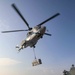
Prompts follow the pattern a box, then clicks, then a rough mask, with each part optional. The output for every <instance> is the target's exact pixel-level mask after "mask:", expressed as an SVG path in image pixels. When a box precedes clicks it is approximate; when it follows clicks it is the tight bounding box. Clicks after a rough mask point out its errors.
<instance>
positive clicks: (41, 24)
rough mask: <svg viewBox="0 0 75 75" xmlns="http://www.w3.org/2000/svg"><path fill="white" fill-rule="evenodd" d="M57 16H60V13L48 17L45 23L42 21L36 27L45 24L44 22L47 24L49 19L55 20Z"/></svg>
mask: <svg viewBox="0 0 75 75" xmlns="http://www.w3.org/2000/svg"><path fill="white" fill-rule="evenodd" d="M58 15H60V13H56V14H55V15H53V16H52V17H50V18H48V19H46V20H45V21H43V22H41V23H40V24H38V25H40V26H41V25H43V24H44V23H46V22H48V21H49V20H51V19H53V18H55V17H57V16H58Z"/></svg>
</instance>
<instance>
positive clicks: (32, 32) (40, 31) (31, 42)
mask: <svg viewBox="0 0 75 75" xmlns="http://www.w3.org/2000/svg"><path fill="white" fill-rule="evenodd" d="M11 6H12V8H13V9H14V10H15V11H16V12H17V14H18V15H19V16H20V18H21V19H22V20H23V21H24V23H25V24H26V26H27V27H28V29H26V30H10V31H2V33H10V32H20V31H28V32H27V35H26V39H25V40H23V41H22V42H21V44H20V46H16V48H18V51H20V50H22V49H24V48H27V47H28V46H30V47H31V48H32V47H33V48H35V45H36V44H37V42H38V40H39V39H41V38H43V36H44V35H48V36H51V34H49V33H46V26H43V25H44V24H45V23H46V22H48V21H50V20H51V19H53V18H55V17H57V16H58V15H60V13H56V14H54V15H53V16H51V17H49V18H48V19H46V20H45V21H43V22H41V23H40V24H38V25H36V26H34V27H33V28H32V27H30V26H29V24H28V22H27V21H26V19H25V18H24V17H23V15H22V14H21V12H20V11H19V9H18V8H17V6H16V5H15V4H14V3H13V4H12V5H11Z"/></svg>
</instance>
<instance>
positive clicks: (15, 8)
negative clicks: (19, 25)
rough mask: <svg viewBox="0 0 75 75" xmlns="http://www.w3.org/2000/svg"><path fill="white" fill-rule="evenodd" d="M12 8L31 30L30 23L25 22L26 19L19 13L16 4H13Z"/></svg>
mask: <svg viewBox="0 0 75 75" xmlns="http://www.w3.org/2000/svg"><path fill="white" fill-rule="evenodd" d="M12 7H13V8H14V10H15V11H16V12H17V13H18V14H19V16H20V17H21V18H22V20H23V21H24V22H25V24H26V25H27V27H28V29H30V27H29V24H28V22H27V21H26V20H25V18H24V17H23V16H22V14H21V12H20V11H19V9H18V8H17V7H16V5H15V4H12Z"/></svg>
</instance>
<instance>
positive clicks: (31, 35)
mask: <svg viewBox="0 0 75 75" xmlns="http://www.w3.org/2000/svg"><path fill="white" fill-rule="evenodd" d="M45 31H46V27H45V26H40V27H39V26H35V27H34V28H33V29H32V30H30V31H29V32H28V33H27V37H26V39H25V40H23V41H22V42H21V45H20V49H24V48H26V47H28V46H30V47H34V48H35V45H36V43H37V41H38V40H39V39H40V38H42V37H43V35H44V33H45Z"/></svg>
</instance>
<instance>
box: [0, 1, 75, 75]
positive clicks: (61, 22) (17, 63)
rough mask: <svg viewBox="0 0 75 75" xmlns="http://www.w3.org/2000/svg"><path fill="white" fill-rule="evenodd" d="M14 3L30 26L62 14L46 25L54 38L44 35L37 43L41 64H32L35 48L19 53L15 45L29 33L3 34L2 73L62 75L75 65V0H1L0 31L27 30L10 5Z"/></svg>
mask: <svg viewBox="0 0 75 75" xmlns="http://www.w3.org/2000/svg"><path fill="white" fill-rule="evenodd" d="M12 3H15V4H16V6H17V7H18V8H19V10H20V11H21V13H22V15H23V16H24V18H25V19H26V20H27V22H28V23H29V24H30V26H31V27H34V26H35V25H37V24H39V23H41V22H42V21H44V20H45V19H47V18H49V17H50V16H52V15H54V14H56V13H58V12H59V13H60V14H61V15H60V16H58V17H56V18H54V19H52V20H51V21H49V22H47V23H46V24H44V25H45V26H46V27H47V29H48V30H49V33H51V34H52V36H51V37H49V36H46V35H45V36H44V37H43V39H40V40H39V41H38V43H37V45H36V49H35V51H36V55H37V58H38V59H39V58H40V59H41V60H42V63H43V64H42V65H39V66H35V67H33V66H32V61H33V60H34V54H33V49H32V48H29V47H28V48H26V49H24V50H22V51H21V52H20V53H18V52H17V50H16V48H15V46H16V45H17V44H18V45H20V42H21V41H22V40H23V39H25V38H26V33H27V32H16V33H6V34H3V33H0V75H62V74H63V70H64V69H66V70H69V68H70V66H71V65H72V64H75V0H0V32H1V31H4V30H13V29H27V26H26V25H25V24H24V22H23V21H22V19H21V18H20V17H19V15H18V14H17V13H16V12H15V11H14V10H13V8H12V7H11V4H12Z"/></svg>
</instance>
